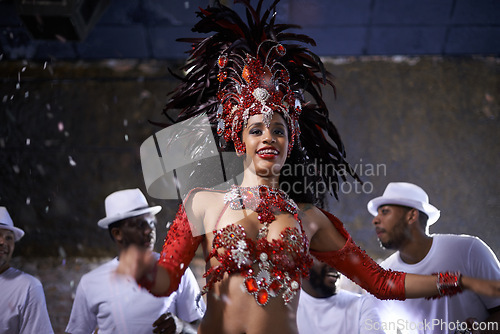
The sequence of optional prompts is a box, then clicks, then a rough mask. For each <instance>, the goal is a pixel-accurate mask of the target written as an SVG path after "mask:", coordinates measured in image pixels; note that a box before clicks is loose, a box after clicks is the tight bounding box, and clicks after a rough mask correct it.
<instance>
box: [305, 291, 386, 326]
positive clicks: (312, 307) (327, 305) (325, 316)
mask: <svg viewBox="0 0 500 334" xmlns="http://www.w3.org/2000/svg"><path fill="white" fill-rule="evenodd" d="M372 303H373V301H372V299H369V298H366V296H362V295H358V294H356V293H352V292H350V291H345V290H339V291H337V294H335V295H333V296H331V297H328V298H314V297H311V296H310V295H308V294H307V293H306V292H305V291H304V290H302V291H301V292H300V299H299V306H298V308H297V327H298V328H299V333H300V334H311V333H315V334H321V333H328V334H333V333H335V334H337V333H342V334H343V333H345V334H368V333H370V334H375V333H377V334H381V333H384V332H383V331H380V330H376V329H375V328H376V326H377V324H379V323H380V319H379V317H378V314H377V310H376V308H375V307H374V306H373V304H372Z"/></svg>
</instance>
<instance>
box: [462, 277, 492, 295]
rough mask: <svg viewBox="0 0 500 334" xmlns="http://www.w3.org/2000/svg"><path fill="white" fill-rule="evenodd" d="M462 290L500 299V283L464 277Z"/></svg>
mask: <svg viewBox="0 0 500 334" xmlns="http://www.w3.org/2000/svg"><path fill="white" fill-rule="evenodd" d="M461 283H462V288H463V289H468V290H471V291H474V292H475V293H477V294H479V295H483V296H487V297H500V281H492V280H485V279H479V278H472V277H467V276H462V280H461Z"/></svg>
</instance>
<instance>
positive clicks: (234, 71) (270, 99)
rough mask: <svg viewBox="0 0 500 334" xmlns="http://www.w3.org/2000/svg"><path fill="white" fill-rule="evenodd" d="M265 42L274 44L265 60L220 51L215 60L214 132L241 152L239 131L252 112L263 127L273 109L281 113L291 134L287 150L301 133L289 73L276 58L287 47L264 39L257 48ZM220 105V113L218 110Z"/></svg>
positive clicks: (268, 122)
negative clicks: (216, 105)
mask: <svg viewBox="0 0 500 334" xmlns="http://www.w3.org/2000/svg"><path fill="white" fill-rule="evenodd" d="M266 43H274V46H272V47H271V48H270V49H269V50H268V51H267V54H266V55H265V57H264V60H262V59H261V58H259V57H258V56H257V57H253V56H251V55H249V54H246V56H245V58H244V59H242V57H241V56H239V55H231V54H230V56H232V57H234V58H235V59H232V58H230V57H229V56H228V55H226V54H224V53H223V54H222V55H220V56H219V58H218V61H217V65H218V67H219V74H218V76H217V78H218V80H219V82H220V86H219V90H218V93H217V98H218V100H219V103H220V105H219V109H218V112H217V132H218V134H219V135H221V136H223V137H224V139H225V140H226V142H228V141H232V142H233V143H234V146H235V148H236V150H237V151H238V152H240V153H243V152H245V145H244V143H242V142H241V139H240V138H239V136H238V133H239V132H241V131H242V130H243V128H245V127H246V125H247V121H248V118H249V117H250V116H253V115H257V114H263V115H264V123H265V124H266V126H269V124H270V120H271V118H272V116H273V114H274V112H279V113H281V114H282V115H283V118H285V120H286V121H287V123H288V129H289V130H290V134H291V136H290V143H289V147H288V151H289V152H290V151H291V149H292V147H293V145H294V142H295V140H296V139H298V136H299V134H300V130H299V128H298V117H299V116H300V112H301V103H300V100H299V99H298V98H297V97H296V96H295V95H296V94H295V93H294V92H293V91H292V89H291V88H290V86H289V81H290V74H289V73H288V71H287V69H286V68H285V66H284V65H283V64H281V63H280V62H279V61H278V60H277V59H276V55H277V56H278V58H279V57H283V56H284V55H285V54H286V48H285V47H284V46H283V45H282V44H280V43H277V42H273V41H269V40H267V41H264V42H263V43H261V45H260V46H259V50H260V49H261V46H262V45H263V44H266ZM257 54H259V52H257ZM242 60H243V62H242ZM221 106H222V113H219V110H220V109H221Z"/></svg>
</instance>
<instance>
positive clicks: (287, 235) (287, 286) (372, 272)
mask: <svg viewBox="0 0 500 334" xmlns="http://www.w3.org/2000/svg"><path fill="white" fill-rule="evenodd" d="M257 193H258V194H257ZM225 202H226V205H225V209H226V208H227V207H228V206H229V207H231V208H232V209H252V210H254V211H255V212H256V213H257V214H258V218H259V221H260V223H261V224H262V225H261V228H260V230H259V235H258V237H257V239H256V240H253V239H250V238H248V236H247V235H246V232H245V229H244V228H243V226H241V225H237V224H233V225H228V226H226V227H224V228H221V229H218V230H216V231H214V235H215V236H214V239H213V242H212V248H211V251H210V254H209V256H208V257H207V259H206V261H207V262H208V261H209V260H210V259H211V258H216V259H217V260H218V262H219V263H220V264H219V265H217V266H213V267H211V268H209V269H208V270H207V272H206V273H205V275H204V277H205V278H206V279H207V284H206V285H205V287H204V288H203V290H202V292H203V293H206V292H208V291H209V290H210V289H212V288H213V286H214V284H215V283H216V282H219V281H221V280H222V279H223V277H224V275H225V274H226V273H227V274H230V275H232V274H240V275H242V276H243V277H245V280H244V289H245V290H246V291H247V292H248V293H249V294H251V295H253V296H254V297H255V300H256V302H257V303H258V304H259V305H262V306H263V305H266V304H267V302H268V301H269V299H270V298H274V297H276V296H282V298H283V300H284V303H285V304H287V303H288V302H290V300H291V299H292V298H293V297H294V296H295V295H296V293H297V291H298V290H299V289H300V284H301V278H302V277H304V276H306V275H308V272H309V269H310V267H311V264H312V259H311V257H310V255H309V241H308V239H307V236H306V234H305V232H304V229H303V227H302V223H301V221H300V219H299V217H298V207H297V205H296V204H295V203H294V202H293V201H292V200H291V199H289V198H288V196H287V195H286V194H285V193H284V192H282V191H280V190H275V189H272V188H269V187H266V186H258V187H253V189H251V188H238V187H234V188H233V189H232V190H231V191H230V192H228V193H227V194H226V196H225ZM225 209H224V210H225ZM276 209H278V210H279V211H282V212H288V213H289V214H292V215H293V216H294V218H295V219H296V221H297V222H298V224H299V226H300V230H299V229H298V228H295V227H294V228H289V227H287V228H285V229H284V230H283V231H282V232H281V234H280V239H278V240H276V239H273V240H271V241H268V240H267V238H266V236H267V229H268V225H269V224H271V223H272V221H274V220H275V216H274V214H273V210H276ZM325 214H326V215H327V217H328V218H329V219H330V221H331V222H332V223H333V225H334V226H335V228H336V229H337V230H338V231H339V232H340V233H341V234H342V235H343V236H344V237H345V238H346V239H347V242H346V245H345V246H344V247H343V248H342V249H340V250H338V251H333V252H311V253H312V254H313V255H315V256H316V257H318V258H319V259H320V260H322V261H325V262H327V263H329V264H331V265H333V266H335V267H336V268H338V269H339V271H340V272H342V273H344V274H345V275H346V276H347V277H349V278H351V279H353V280H354V281H356V282H357V283H358V284H360V285H361V286H362V287H363V288H365V289H367V290H368V291H370V292H372V293H374V294H375V295H376V296H377V297H378V298H384V299H388V298H392V299H404V278H405V275H404V273H399V272H392V271H386V270H384V269H382V268H381V267H380V266H378V265H377V264H376V263H375V262H374V261H373V260H372V259H371V258H370V257H368V255H366V253H364V252H363V251H361V250H360V249H359V248H358V247H357V246H356V245H355V244H354V242H353V241H352V239H351V238H350V236H349V234H348V232H347V231H346V230H345V229H344V227H343V225H342V223H341V222H340V221H339V220H338V219H337V218H335V217H334V216H333V215H331V214H329V213H326V212H325ZM192 228H194V227H193V226H192V225H190V223H189V221H188V219H187V216H186V213H185V210H184V207H183V206H181V207H180V208H179V211H178V213H177V217H176V219H175V220H174V223H173V225H172V227H171V229H170V231H169V233H168V235H167V238H166V240H165V244H164V246H163V251H162V253H161V258H160V261H159V265H160V266H163V267H164V268H165V269H166V270H167V271H168V273H169V275H170V277H171V283H170V284H171V285H170V289H169V291H168V292H167V294H168V293H171V292H172V291H174V290H175V289H176V286H177V284H178V281H179V277H181V276H182V273H183V271H184V270H185V269H186V268H187V266H188V264H189V263H190V261H191V260H192V258H193V257H194V254H195V251H196V249H197V247H198V245H199V244H200V242H201V241H202V240H203V237H202V236H197V237H193V234H192V231H191V229H192Z"/></svg>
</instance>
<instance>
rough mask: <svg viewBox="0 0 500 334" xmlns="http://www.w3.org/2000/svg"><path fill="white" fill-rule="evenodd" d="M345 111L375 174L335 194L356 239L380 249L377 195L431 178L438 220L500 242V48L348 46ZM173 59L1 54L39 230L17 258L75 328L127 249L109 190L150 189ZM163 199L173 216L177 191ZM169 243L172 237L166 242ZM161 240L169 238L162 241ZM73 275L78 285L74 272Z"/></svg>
mask: <svg viewBox="0 0 500 334" xmlns="http://www.w3.org/2000/svg"><path fill="white" fill-rule="evenodd" d="M325 61H326V63H327V66H328V69H329V70H330V71H331V72H333V73H334V74H335V75H336V83H337V88H338V94H337V99H336V100H335V99H334V97H333V94H332V92H331V91H328V90H326V91H325V92H324V93H325V98H326V100H327V102H328V104H329V106H330V107H331V116H332V118H333V119H334V122H335V123H336V124H337V126H338V128H339V130H340V133H341V135H342V137H343V138H344V141H345V144H346V148H347V152H348V158H349V160H350V161H351V163H352V164H353V165H354V166H355V167H356V168H357V169H358V172H359V173H360V174H361V176H362V178H363V180H364V181H365V185H364V186H363V187H361V186H360V185H357V186H356V185H355V184H354V183H352V180H348V183H346V184H344V185H342V188H341V189H342V190H343V193H341V194H340V200H339V201H336V200H331V201H330V203H329V207H330V209H331V210H332V211H333V212H334V213H336V214H337V215H338V216H339V217H340V218H341V219H342V220H343V221H344V222H345V224H346V227H347V229H348V230H349V231H350V232H351V233H352V234H353V237H354V239H355V240H356V241H357V242H358V243H359V244H360V245H361V246H362V247H363V248H365V249H366V250H367V252H368V253H369V254H371V255H372V256H373V257H375V258H380V257H385V256H386V255H387V254H388V253H387V252H385V251H383V250H382V249H380V248H379V246H378V243H377V241H376V237H375V235H374V233H373V228H372V226H371V223H370V222H371V216H370V215H369V213H368V212H367V211H366V203H367V202H368V201H369V200H370V199H371V198H373V197H376V196H379V195H381V194H382V192H383V190H384V188H385V186H386V184H387V183H388V182H390V181H410V182H414V183H417V184H419V185H421V186H422V187H423V188H424V189H426V190H427V192H428V193H429V195H430V200H431V203H433V204H434V205H435V206H437V207H438V208H439V209H441V211H442V217H441V219H440V220H439V221H438V222H437V223H436V224H435V225H434V226H432V228H431V232H433V233H435V232H440V233H441V232H442V233H467V234H472V235H477V236H479V237H480V238H481V239H483V240H484V241H485V242H487V243H488V244H489V245H490V246H491V247H492V249H493V251H494V252H495V253H496V254H500V242H499V241H500V239H499V237H498V235H500V225H499V224H498V222H497V220H498V219H499V217H500V182H499V181H498V179H497V177H496V172H497V170H498V167H497V166H498V165H499V164H500V154H499V153H500V143H499V139H500V138H499V137H500V136H499V133H500V132H499V130H500V122H499V114H500V103H499V101H500V89H499V88H500V75H499V74H500V73H499V72H500V60H499V59H498V58H474V57H470V58H439V57H422V58H400V57H399V58H398V57H396V58H374V57H371V58H352V59H351V58H342V59H340V58H335V59H326V60H325ZM168 66H171V67H174V68H175V66H176V64H174V63H169V62H157V61H156V62H155V61H150V62H136V61H102V62H95V63H85V62H79V63H32V62H6V61H3V62H0V80H2V85H1V86H0V99H1V102H0V105H1V110H2V111H1V112H0V171H1V174H0V205H6V206H7V207H8V208H9V211H10V213H11V215H12V218H13V219H14V221H15V223H16V225H18V226H19V227H21V228H23V229H24V230H25V231H26V236H25V237H24V238H23V239H22V240H21V241H20V242H19V243H17V244H16V251H15V256H16V260H15V261H16V264H19V265H20V266H21V268H24V269H25V270H26V271H27V272H29V273H32V274H35V275H37V276H38V277H40V278H41V280H42V283H43V284H44V286H45V289H46V294H47V299H48V305H49V311H50V312H51V317H52V320H53V322H54V323H55V325H54V327H56V328H57V331H58V332H61V331H62V330H63V328H64V326H65V322H66V321H67V317H68V316H69V307H70V306H69V305H71V294H72V292H73V289H74V286H75V284H77V283H78V280H79V278H80V276H81V275H82V274H83V273H85V272H87V271H88V270H89V269H90V268H91V267H92V266H95V265H97V264H98V263H100V262H102V261H104V259H106V258H109V257H111V256H114V247H113V244H112V242H111V240H110V239H109V236H108V235H107V232H106V231H103V230H100V229H99V228H98V227H97V225H96V223H97V220H99V219H100V218H102V217H103V216H104V207H103V200H104V198H105V196H106V195H107V194H109V193H110V192H112V191H114V190H116V189H119V188H126V187H139V188H141V189H143V190H144V182H143V180H142V174H141V166H140V160H139V153H138V150H139V146H140V144H141V143H142V142H143V141H144V140H145V139H146V138H147V137H148V136H150V135H151V134H152V133H154V132H156V131H157V130H159V128H157V127H155V126H153V125H151V124H150V123H148V120H153V121H162V120H163V117H162V116H161V110H162V107H163V104H164V102H165V100H166V93H167V92H168V91H169V90H170V89H171V88H172V87H173V86H172V85H173V84H172V81H171V80H172V79H171V76H170V75H168V74H167V70H166V69H167V67H168ZM149 200H150V201H151V203H154V204H160V205H163V207H164V210H163V211H162V212H161V214H160V216H159V222H160V228H159V233H158V234H159V239H162V237H163V236H164V235H165V228H164V224H165V223H166V222H167V221H168V220H170V219H172V218H173V217H174V212H175V209H176V205H177V204H176V203H175V202H173V201H159V200H155V199H153V198H149ZM160 241H161V240H160ZM160 247H161V242H158V243H157V249H159V248H160ZM71 282H73V283H71Z"/></svg>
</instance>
